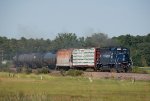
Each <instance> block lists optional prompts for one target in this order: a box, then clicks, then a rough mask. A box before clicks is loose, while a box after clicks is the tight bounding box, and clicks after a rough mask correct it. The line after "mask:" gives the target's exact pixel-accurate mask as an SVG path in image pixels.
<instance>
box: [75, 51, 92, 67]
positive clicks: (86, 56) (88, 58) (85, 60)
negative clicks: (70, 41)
mask: <svg viewBox="0 0 150 101" xmlns="http://www.w3.org/2000/svg"><path fill="white" fill-rule="evenodd" d="M72 55H73V66H94V65H95V63H94V61H95V48H89V49H74V50H73V52H72Z"/></svg>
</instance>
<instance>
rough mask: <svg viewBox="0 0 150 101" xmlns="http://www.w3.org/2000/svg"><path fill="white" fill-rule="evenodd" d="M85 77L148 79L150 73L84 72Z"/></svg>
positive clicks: (149, 78)
mask: <svg viewBox="0 0 150 101" xmlns="http://www.w3.org/2000/svg"><path fill="white" fill-rule="evenodd" d="M83 75H84V76H86V77H92V78H115V79H121V80H123V79H126V80H150V74H137V73H111V72H84V74H83Z"/></svg>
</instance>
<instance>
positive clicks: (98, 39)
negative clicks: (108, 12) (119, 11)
mask: <svg viewBox="0 0 150 101" xmlns="http://www.w3.org/2000/svg"><path fill="white" fill-rule="evenodd" d="M85 42H86V47H106V46H114V45H115V41H113V40H112V39H110V38H108V36H107V34H104V33H93V34H92V36H90V37H87V38H86V40H85Z"/></svg>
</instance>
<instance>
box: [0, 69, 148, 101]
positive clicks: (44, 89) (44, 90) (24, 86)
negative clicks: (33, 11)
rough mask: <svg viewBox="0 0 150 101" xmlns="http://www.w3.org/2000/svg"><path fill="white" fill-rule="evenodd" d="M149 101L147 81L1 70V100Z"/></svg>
mask: <svg viewBox="0 0 150 101" xmlns="http://www.w3.org/2000/svg"><path fill="white" fill-rule="evenodd" d="M127 100H129V101H149V100H150V81H135V82H134V83H133V82H132V81H130V80H113V79H92V81H91V82H90V80H89V78H84V77H61V76H59V77H56V76H55V77H54V76H50V75H44V74H43V75H35V74H30V75H27V74H15V75H12V74H9V73H4V72H0V101H127Z"/></svg>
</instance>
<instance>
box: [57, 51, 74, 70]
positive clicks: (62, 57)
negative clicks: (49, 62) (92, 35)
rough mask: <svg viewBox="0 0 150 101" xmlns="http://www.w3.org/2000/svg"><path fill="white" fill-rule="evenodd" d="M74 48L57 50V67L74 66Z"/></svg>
mask: <svg viewBox="0 0 150 101" xmlns="http://www.w3.org/2000/svg"><path fill="white" fill-rule="evenodd" d="M72 51H73V49H61V50H59V51H58V52H57V63H56V66H57V67H72Z"/></svg>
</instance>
